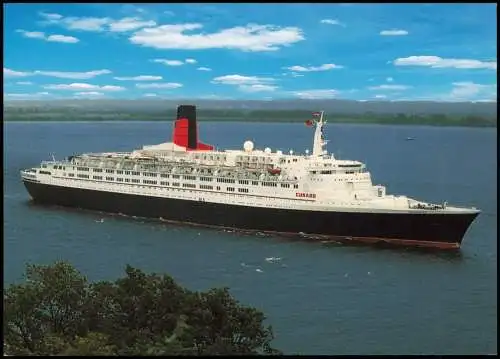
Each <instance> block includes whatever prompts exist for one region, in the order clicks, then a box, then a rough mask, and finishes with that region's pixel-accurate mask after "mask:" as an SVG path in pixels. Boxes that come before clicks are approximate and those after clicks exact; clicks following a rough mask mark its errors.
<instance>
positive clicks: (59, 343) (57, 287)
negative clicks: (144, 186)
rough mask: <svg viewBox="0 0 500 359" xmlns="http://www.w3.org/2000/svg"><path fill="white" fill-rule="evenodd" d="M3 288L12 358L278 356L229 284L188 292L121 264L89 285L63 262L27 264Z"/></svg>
mask: <svg viewBox="0 0 500 359" xmlns="http://www.w3.org/2000/svg"><path fill="white" fill-rule="evenodd" d="M26 272H27V274H26V282H25V283H23V284H15V285H11V286H10V287H9V288H8V289H7V290H6V291H5V292H4V335H5V345H6V346H5V350H6V352H7V353H8V354H10V355H20V354H35V355H57V354H62V355H214V354H222V355H227V354H279V353H280V352H279V351H277V350H275V349H273V348H272V347H271V344H270V342H271V340H272V339H273V333H272V328H271V327H267V328H265V327H264V326H263V322H264V320H265V316H264V314H263V313H262V312H260V311H259V310H257V309H255V308H251V307H247V306H243V305H241V304H240V303H239V302H238V301H237V300H236V299H235V298H233V297H232V296H231V295H230V293H229V290H228V289H227V288H220V289H211V290H209V291H207V292H192V291H189V290H187V289H185V288H183V287H181V286H179V285H178V284H177V283H176V282H175V281H174V279H173V278H172V277H170V276H168V275H157V274H146V273H144V272H142V271H141V270H139V269H136V268H133V267H131V266H127V267H126V269H125V276H124V277H123V278H120V279H118V280H116V281H115V282H109V281H101V282H95V283H89V282H88V281H87V279H86V278H85V277H84V276H82V275H81V274H80V273H79V272H78V271H77V270H76V269H75V268H74V267H72V266H71V265H70V264H69V263H66V262H56V263H55V264H54V265H50V266H36V265H29V266H28V267H27V271H26Z"/></svg>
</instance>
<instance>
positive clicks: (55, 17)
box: [39, 12, 63, 20]
mask: <svg viewBox="0 0 500 359" xmlns="http://www.w3.org/2000/svg"><path fill="white" fill-rule="evenodd" d="M39 14H40V15H41V16H43V17H44V18H46V19H47V20H59V19H62V17H63V16H62V15H59V14H48V13H45V12H40V13H39Z"/></svg>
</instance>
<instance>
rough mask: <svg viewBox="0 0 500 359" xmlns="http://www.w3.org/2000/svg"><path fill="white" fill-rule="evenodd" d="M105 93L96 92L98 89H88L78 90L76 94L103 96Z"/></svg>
mask: <svg viewBox="0 0 500 359" xmlns="http://www.w3.org/2000/svg"><path fill="white" fill-rule="evenodd" d="M102 95H104V94H103V93H102V92H96V91H86V92H77V93H75V96H91V97H94V96H102Z"/></svg>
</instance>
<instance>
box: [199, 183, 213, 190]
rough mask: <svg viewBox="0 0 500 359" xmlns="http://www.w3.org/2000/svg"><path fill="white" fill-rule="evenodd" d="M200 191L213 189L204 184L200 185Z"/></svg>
mask: <svg viewBox="0 0 500 359" xmlns="http://www.w3.org/2000/svg"><path fill="white" fill-rule="evenodd" d="M200 188H201V189H214V188H213V187H212V186H208V185H206V184H200Z"/></svg>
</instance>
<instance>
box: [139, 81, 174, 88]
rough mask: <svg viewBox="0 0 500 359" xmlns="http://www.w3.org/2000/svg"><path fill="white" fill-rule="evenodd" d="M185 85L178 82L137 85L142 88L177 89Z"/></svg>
mask: <svg viewBox="0 0 500 359" xmlns="http://www.w3.org/2000/svg"><path fill="white" fill-rule="evenodd" d="M182 86H183V85H182V84H180V83H177V82H164V83H151V84H136V85H135V87H137V88H140V89H176V88H180V87H182Z"/></svg>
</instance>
